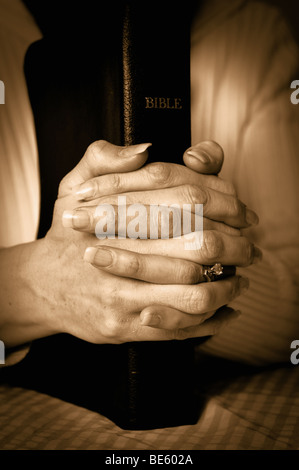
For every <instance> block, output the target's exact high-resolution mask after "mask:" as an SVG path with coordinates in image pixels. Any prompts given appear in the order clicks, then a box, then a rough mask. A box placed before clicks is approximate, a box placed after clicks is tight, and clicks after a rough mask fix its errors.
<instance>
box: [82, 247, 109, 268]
mask: <svg viewBox="0 0 299 470" xmlns="http://www.w3.org/2000/svg"><path fill="white" fill-rule="evenodd" d="M84 260H85V261H87V262H88V263H91V264H95V265H96V266H100V267H102V268H105V267H107V266H110V264H111V263H112V261H113V257H112V254H111V252H110V250H107V249H106V248H102V247H89V248H87V249H86V250H85V253H84Z"/></svg>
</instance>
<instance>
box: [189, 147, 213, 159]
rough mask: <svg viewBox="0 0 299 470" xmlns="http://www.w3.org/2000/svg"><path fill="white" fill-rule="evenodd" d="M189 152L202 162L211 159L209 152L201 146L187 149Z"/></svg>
mask: <svg viewBox="0 0 299 470" xmlns="http://www.w3.org/2000/svg"><path fill="white" fill-rule="evenodd" d="M187 154H188V155H191V157H195V158H196V159H197V160H199V161H201V163H209V162H210V160H211V158H210V156H209V154H208V153H207V152H206V151H205V150H203V149H201V148H196V147H194V148H191V149H190V150H187Z"/></svg>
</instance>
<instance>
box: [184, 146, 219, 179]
mask: <svg viewBox="0 0 299 470" xmlns="http://www.w3.org/2000/svg"><path fill="white" fill-rule="evenodd" d="M223 159H224V154H223V150H222V147H220V145H219V144H217V142H214V141H213V140H206V141H204V142H200V143H199V144H197V145H194V146H193V147H190V148H189V149H187V150H186V152H185V153H184V155H183V160H184V163H185V165H186V166H187V167H188V168H191V170H194V171H196V172H197V173H202V174H207V175H217V174H218V173H219V172H220V170H221V168H222V164H223Z"/></svg>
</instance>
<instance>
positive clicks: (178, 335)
mask: <svg viewBox="0 0 299 470" xmlns="http://www.w3.org/2000/svg"><path fill="white" fill-rule="evenodd" d="M187 338H189V334H188V332H187V331H186V330H184V329H183V328H176V329H175V330H173V339H176V340H180V341H182V340H184V339H187Z"/></svg>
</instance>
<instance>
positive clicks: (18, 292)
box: [0, 239, 59, 347]
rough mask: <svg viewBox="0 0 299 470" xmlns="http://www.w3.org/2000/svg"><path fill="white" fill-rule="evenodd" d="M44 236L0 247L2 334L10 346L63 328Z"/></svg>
mask: <svg viewBox="0 0 299 470" xmlns="http://www.w3.org/2000/svg"><path fill="white" fill-rule="evenodd" d="M46 253H47V247H46V244H45V242H44V239H41V240H38V241H35V242H31V243H26V244H22V245H17V246H14V247H11V248H7V249H3V250H1V251H0V256H1V269H0V281H1V282H0V302H1V314H0V337H1V339H2V341H4V343H5V345H6V346H7V347H13V346H17V345H20V344H24V343H27V342H29V341H32V340H34V339H37V338H41V337H44V336H49V335H52V334H55V333H57V332H59V328H57V327H56V324H55V320H54V315H53V310H51V302H50V298H51V296H50V295H49V286H51V280H50V279H49V276H48V275H47V255H46Z"/></svg>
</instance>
